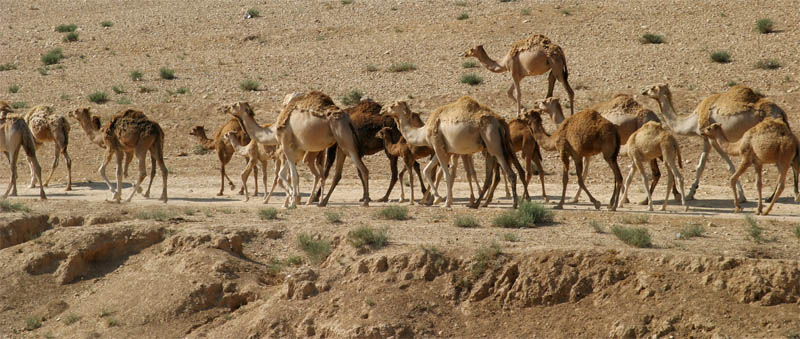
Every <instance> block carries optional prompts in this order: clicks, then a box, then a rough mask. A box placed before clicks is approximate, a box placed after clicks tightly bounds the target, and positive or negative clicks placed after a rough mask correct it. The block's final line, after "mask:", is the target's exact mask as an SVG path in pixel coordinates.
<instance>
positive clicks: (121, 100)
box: [117, 97, 131, 105]
mask: <svg viewBox="0 0 800 339" xmlns="http://www.w3.org/2000/svg"><path fill="white" fill-rule="evenodd" d="M117 104H120V105H130V104H131V99H129V98H128V97H120V98H119V99H117Z"/></svg>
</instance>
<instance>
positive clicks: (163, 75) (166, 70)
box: [158, 67, 175, 80]
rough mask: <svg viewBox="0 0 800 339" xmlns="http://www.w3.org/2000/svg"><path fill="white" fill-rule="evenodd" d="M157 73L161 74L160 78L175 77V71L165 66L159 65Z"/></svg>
mask: <svg viewBox="0 0 800 339" xmlns="http://www.w3.org/2000/svg"><path fill="white" fill-rule="evenodd" d="M158 74H159V75H160V76H161V79H164V80H173V79H175V71H174V70H171V69H169V68H166V67H161V69H159V70H158Z"/></svg>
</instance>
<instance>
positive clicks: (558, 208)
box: [553, 204, 564, 210]
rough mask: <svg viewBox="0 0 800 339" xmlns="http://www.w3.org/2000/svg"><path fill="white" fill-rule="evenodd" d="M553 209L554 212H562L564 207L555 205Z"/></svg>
mask: <svg viewBox="0 0 800 339" xmlns="http://www.w3.org/2000/svg"><path fill="white" fill-rule="evenodd" d="M553 209H554V210H563V209H564V205H562V204H558V205H555V206H553Z"/></svg>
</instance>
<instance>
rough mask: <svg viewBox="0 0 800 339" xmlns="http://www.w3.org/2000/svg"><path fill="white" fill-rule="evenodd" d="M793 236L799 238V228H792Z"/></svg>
mask: <svg viewBox="0 0 800 339" xmlns="http://www.w3.org/2000/svg"><path fill="white" fill-rule="evenodd" d="M794 236H795V237H797V238H800V226H795V227H794Z"/></svg>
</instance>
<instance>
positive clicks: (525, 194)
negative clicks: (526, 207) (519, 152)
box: [509, 154, 531, 200]
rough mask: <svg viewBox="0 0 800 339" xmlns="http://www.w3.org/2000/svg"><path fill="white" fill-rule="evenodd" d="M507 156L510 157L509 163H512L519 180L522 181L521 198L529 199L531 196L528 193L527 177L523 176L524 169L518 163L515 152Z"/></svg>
mask: <svg viewBox="0 0 800 339" xmlns="http://www.w3.org/2000/svg"><path fill="white" fill-rule="evenodd" d="M509 158H510V159H511V165H513V166H514V167H515V168H516V169H517V172H518V173H519V180H521V181H522V192H523V193H522V199H526V200H530V199H531V197H530V194H529V193H528V179H527V178H526V176H525V174H526V173H525V170H523V169H522V164H520V163H519V159H517V156H516V155H515V154H510V155H509Z"/></svg>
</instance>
